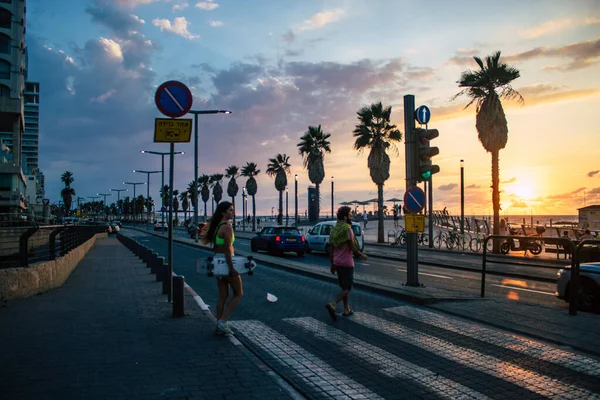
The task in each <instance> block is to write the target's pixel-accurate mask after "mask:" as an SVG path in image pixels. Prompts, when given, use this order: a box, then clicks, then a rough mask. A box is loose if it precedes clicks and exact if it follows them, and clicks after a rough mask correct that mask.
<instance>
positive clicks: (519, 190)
mask: <svg viewBox="0 0 600 400" xmlns="http://www.w3.org/2000/svg"><path fill="white" fill-rule="evenodd" d="M507 192H509V193H512V194H513V195H515V196H516V197H518V198H519V200H522V201H532V200H533V199H535V198H536V197H538V196H539V193H538V188H537V187H536V185H534V184H533V183H532V182H529V181H519V183H515V184H513V185H511V186H510V187H509V188H507Z"/></svg>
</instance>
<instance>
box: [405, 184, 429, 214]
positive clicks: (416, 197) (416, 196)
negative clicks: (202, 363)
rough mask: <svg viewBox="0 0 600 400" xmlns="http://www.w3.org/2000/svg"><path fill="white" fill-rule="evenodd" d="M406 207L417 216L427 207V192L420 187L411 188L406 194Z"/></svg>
mask: <svg viewBox="0 0 600 400" xmlns="http://www.w3.org/2000/svg"><path fill="white" fill-rule="evenodd" d="M404 207H405V208H406V209H407V210H408V211H409V212H411V213H414V214H417V213H420V212H421V211H423V208H424V207H425V192H423V189H421V188H420V187H418V186H413V187H410V188H408V189H407V190H406V193H404Z"/></svg>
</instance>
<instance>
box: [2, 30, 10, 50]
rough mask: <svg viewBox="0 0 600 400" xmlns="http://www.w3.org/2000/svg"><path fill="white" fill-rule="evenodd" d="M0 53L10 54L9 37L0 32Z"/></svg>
mask: <svg viewBox="0 0 600 400" xmlns="http://www.w3.org/2000/svg"><path fill="white" fill-rule="evenodd" d="M0 53H2V54H10V37H8V36H6V35H5V34H3V33H0Z"/></svg>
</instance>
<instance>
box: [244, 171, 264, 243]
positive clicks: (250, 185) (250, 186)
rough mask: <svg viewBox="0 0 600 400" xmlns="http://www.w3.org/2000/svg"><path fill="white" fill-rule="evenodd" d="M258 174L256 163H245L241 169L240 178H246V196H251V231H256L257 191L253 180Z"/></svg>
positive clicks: (256, 185)
mask: <svg viewBox="0 0 600 400" xmlns="http://www.w3.org/2000/svg"><path fill="white" fill-rule="evenodd" d="M258 174H260V169H258V166H257V165H256V163H253V162H247V163H246V165H245V166H243V167H242V172H241V174H240V175H241V176H244V177H246V178H248V180H247V181H246V190H247V191H248V195H250V196H252V231H253V232H254V231H256V198H255V197H254V196H256V192H257V191H258V184H257V183H256V179H255V178H254V177H255V176H256V175H258Z"/></svg>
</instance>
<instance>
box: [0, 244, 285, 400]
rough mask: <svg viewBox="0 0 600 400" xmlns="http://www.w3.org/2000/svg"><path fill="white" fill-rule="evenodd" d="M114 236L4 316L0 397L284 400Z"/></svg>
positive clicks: (0, 322) (268, 375)
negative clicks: (178, 311) (172, 298)
mask: <svg viewBox="0 0 600 400" xmlns="http://www.w3.org/2000/svg"><path fill="white" fill-rule="evenodd" d="M160 293H161V284H160V283H158V282H155V278H154V275H151V274H150V271H149V269H147V268H146V266H145V264H142V262H141V261H139V259H138V258H136V257H135V256H134V255H133V254H132V253H131V252H130V251H129V250H127V249H126V248H125V247H124V246H123V245H122V244H121V243H119V242H118V240H117V239H116V238H113V237H110V238H107V239H102V240H98V241H97V242H96V244H95V246H94V247H93V248H92V249H91V250H90V252H89V253H88V254H87V255H86V257H85V258H84V259H83V261H82V262H81V263H80V264H79V266H78V267H77V269H76V270H75V271H74V272H73V274H72V275H71V276H70V277H69V279H68V280H67V282H66V283H65V285H63V286H62V287H60V288H59V289H56V290H53V291H50V292H48V293H45V294H42V295H39V296H35V297H32V298H29V299H25V300H19V301H13V302H10V303H8V304H7V305H6V306H5V307H3V308H0V326H1V327H2V329H0V355H1V358H0V359H1V360H2V362H0V377H1V378H0V398H2V399H7V400H12V399H15V400H17V399H18V400H22V399H111V400H114V399H285V398H290V397H289V396H288V395H287V393H286V392H285V391H284V390H283V389H282V388H281V386H279V385H278V384H277V382H276V379H277V378H276V377H274V374H273V373H272V371H270V370H269V368H268V367H266V366H264V365H263V364H261V363H260V362H259V361H258V360H257V359H256V358H255V357H254V356H252V355H251V354H250V353H249V352H248V351H247V350H246V349H245V348H244V347H242V346H235V345H233V344H232V342H231V341H229V340H228V339H226V338H224V337H217V336H215V335H214V322H213V319H212V317H211V316H210V315H209V314H208V313H205V312H203V311H201V310H200V308H199V307H198V306H197V305H196V304H195V303H194V302H193V298H192V297H191V296H186V302H187V304H186V311H187V312H188V314H189V316H188V317H186V318H173V317H172V316H171V314H172V308H171V304H169V303H167V302H166V296H163V295H161V294H160Z"/></svg>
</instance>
